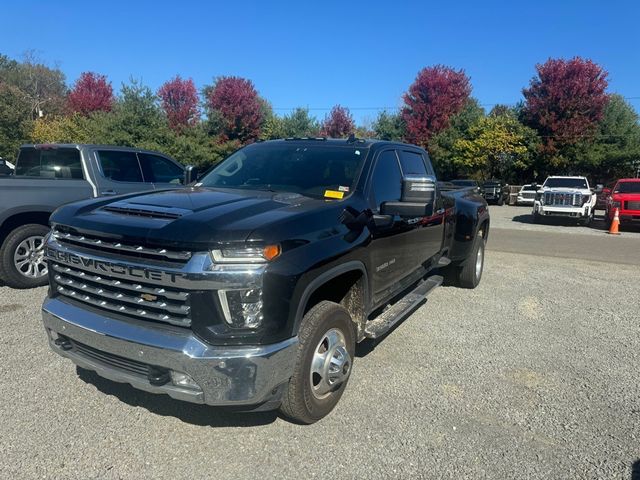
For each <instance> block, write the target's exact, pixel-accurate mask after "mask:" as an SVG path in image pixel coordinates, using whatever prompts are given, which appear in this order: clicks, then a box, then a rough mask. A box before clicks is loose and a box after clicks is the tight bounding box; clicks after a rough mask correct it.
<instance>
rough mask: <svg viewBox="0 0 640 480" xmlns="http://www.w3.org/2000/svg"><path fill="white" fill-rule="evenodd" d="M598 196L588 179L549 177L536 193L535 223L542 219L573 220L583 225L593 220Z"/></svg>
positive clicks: (534, 205)
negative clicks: (563, 218)
mask: <svg viewBox="0 0 640 480" xmlns="http://www.w3.org/2000/svg"><path fill="white" fill-rule="evenodd" d="M595 206H596V194H595V193H594V192H593V191H592V190H591V188H590V187H589V181H588V180H587V179H586V177H559V176H558V177H547V179H546V180H545V181H544V183H543V184H542V187H540V188H539V189H538V190H537V191H536V197H535V200H534V202H533V221H534V222H539V221H540V219H541V218H542V217H567V218H573V219H576V220H577V221H578V223H581V224H583V225H589V224H590V223H591V221H592V220H593V213H594V210H595Z"/></svg>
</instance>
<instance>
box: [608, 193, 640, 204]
mask: <svg viewBox="0 0 640 480" xmlns="http://www.w3.org/2000/svg"><path fill="white" fill-rule="evenodd" d="M612 198H613V199H614V200H615V201H618V202H638V201H640V193H614V194H613V195H612Z"/></svg>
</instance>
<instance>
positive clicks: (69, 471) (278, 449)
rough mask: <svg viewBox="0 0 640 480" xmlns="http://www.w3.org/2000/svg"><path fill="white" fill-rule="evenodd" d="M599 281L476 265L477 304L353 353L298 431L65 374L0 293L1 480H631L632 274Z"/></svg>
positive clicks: (638, 277)
mask: <svg viewBox="0 0 640 480" xmlns="http://www.w3.org/2000/svg"><path fill="white" fill-rule="evenodd" d="M498 208H500V207H498ZM493 210H495V209H493ZM504 211H506V208H504ZM505 231H506V230H505ZM503 234H504V232H503ZM540 234H543V233H542V232H541V233H540ZM608 271H609V266H608V265H606V264H604V263H598V262H591V261H584V260H574V259H558V258H550V257H540V256H531V255H527V254H517V253H504V252H499V251H491V252H488V254H487V264H486V270H485V276H484V278H483V282H482V284H481V285H480V286H479V287H478V288H477V289H476V290H472V291H469V290H459V289H455V288H451V287H443V288H440V289H437V290H436V291H435V292H433V293H432V295H431V296H430V297H429V300H428V302H427V303H426V304H425V305H423V306H422V307H421V308H420V309H419V310H418V311H416V312H415V313H414V314H413V315H412V316H411V317H410V318H409V319H407V320H406V321H405V322H404V323H402V324H401V325H400V326H399V327H398V328H397V329H395V330H394V331H393V332H392V333H391V334H390V335H389V336H388V337H387V338H385V339H384V340H383V341H382V342H381V343H379V344H378V345H377V346H376V347H375V348H371V346H370V345H366V346H364V347H363V348H360V358H357V359H356V363H355V366H354V372H353V375H352V377H351V380H350V384H349V387H348V388H347V391H346V392H345V395H344V396H343V398H342V400H341V402H340V404H339V405H338V407H337V409H336V410H335V411H334V412H333V413H332V414H331V415H330V416H328V417H327V418H325V419H324V420H323V421H321V422H319V423H317V424H315V425H311V426H299V425H294V424H291V423H288V422H287V421H285V420H283V419H281V418H279V417H278V416H277V415H275V414H273V413H262V414H232V413H226V412H222V411H220V410H216V409H213V408H208V407H202V406H193V405H189V404H183V403H179V402H176V401H173V400H171V399H169V398H168V397H166V396H157V395H151V394H146V393H143V392H138V391H135V390H133V389H132V388H130V387H128V386H126V385H121V384H115V383H111V382H109V381H106V380H103V379H100V378H99V377H96V376H95V375H94V374H90V373H84V374H82V375H80V376H78V374H77V373H76V369H75V367H74V366H73V365H72V364H71V363H70V362H69V361H67V360H64V359H62V358H60V357H58V356H57V355H55V354H54V353H52V352H50V351H49V349H48V346H47V345H46V341H45V335H44V332H43V329H42V327H41V324H40V318H39V316H40V314H39V306H40V302H41V300H42V298H43V296H44V295H45V289H44V288H41V289H37V290H31V291H15V290H10V289H8V288H7V287H0V325H1V326H2V327H1V328H2V337H1V338H2V340H1V347H0V416H1V418H2V436H1V438H0V478H78V479H88V478H106V479H116V478H164V477H169V476H171V477H172V478H190V479H194V478H216V477H217V478H275V477H280V478H308V477H311V478H313V477H325V478H331V477H342V478H356V477H358V478H434V477H435V478H549V479H562V478H620V479H627V480H628V479H631V478H634V479H636V478H640V477H638V476H634V477H632V473H631V471H632V465H633V464H634V462H636V463H635V464H636V468H638V474H637V475H640V463H639V462H640V387H639V384H638V367H639V366H640V334H639V328H638V311H639V308H638V307H639V305H638V299H639V298H640V269H639V268H638V267H637V266H626V265H616V266H615V275H613V274H608ZM612 292H616V294H615V297H616V300H612Z"/></svg>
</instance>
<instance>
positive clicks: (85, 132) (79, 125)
mask: <svg viewBox="0 0 640 480" xmlns="http://www.w3.org/2000/svg"><path fill="white" fill-rule="evenodd" d="M29 140H30V142H32V143H92V142H93V141H94V136H93V132H92V131H91V124H90V122H89V121H87V119H86V118H83V117H82V116H80V115H79V114H72V115H68V116H64V117H47V118H39V119H37V120H36V121H35V122H33V129H32V130H31V132H30V133H29Z"/></svg>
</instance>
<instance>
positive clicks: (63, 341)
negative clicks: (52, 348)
mask: <svg viewBox="0 0 640 480" xmlns="http://www.w3.org/2000/svg"><path fill="white" fill-rule="evenodd" d="M53 343H55V345H56V347H58V348H61V349H62V350H71V348H73V346H72V345H71V342H70V341H69V339H68V338H65V337H58V338H56V339H55V340H54V341H53Z"/></svg>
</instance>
